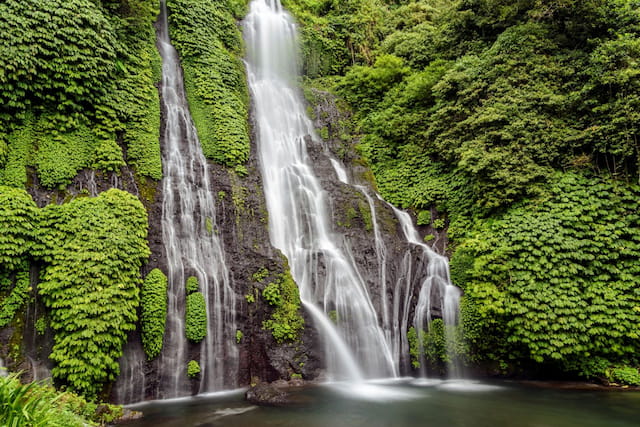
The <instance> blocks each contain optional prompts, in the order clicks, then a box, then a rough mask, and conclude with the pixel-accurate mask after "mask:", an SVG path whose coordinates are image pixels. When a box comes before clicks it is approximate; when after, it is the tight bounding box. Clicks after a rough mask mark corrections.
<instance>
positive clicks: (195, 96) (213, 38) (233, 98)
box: [167, 0, 249, 175]
mask: <svg viewBox="0 0 640 427" xmlns="http://www.w3.org/2000/svg"><path fill="white" fill-rule="evenodd" d="M239 3H242V2H238V1H235V2H232V1H221V2H212V1H206V0H169V1H167V7H168V8H169V10H170V12H171V13H170V15H169V21H170V30H171V39H172V42H173V44H174V45H175V47H176V49H177V50H178V52H179V53H180V58H181V63H182V68H183V70H184V80H185V88H186V90H187V98H188V100H189V109H190V111H191V116H192V118H193V121H194V124H195V126H196V129H197V131H198V137H199V139H200V143H201V145H202V150H203V152H204V155H205V156H206V157H208V158H210V159H213V160H215V161H216V162H218V163H220V164H223V165H226V166H228V167H230V168H233V169H235V171H236V172H238V173H239V174H241V175H244V174H246V162H247V160H248V159H249V124H248V117H249V113H248V105H249V95H248V89H247V85H246V77H245V73H244V66H243V64H242V61H241V59H240V57H241V53H242V37H241V35H240V31H239V29H238V27H237V26H236V21H235V19H236V17H239V16H234V13H241V12H242V9H241V8H240V7H239V6H240V4H239Z"/></svg>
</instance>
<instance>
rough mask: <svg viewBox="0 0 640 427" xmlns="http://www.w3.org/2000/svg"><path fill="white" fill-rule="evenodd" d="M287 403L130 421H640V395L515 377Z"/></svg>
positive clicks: (205, 425)
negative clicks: (539, 384) (532, 383)
mask: <svg viewBox="0 0 640 427" xmlns="http://www.w3.org/2000/svg"><path fill="white" fill-rule="evenodd" d="M295 397H296V399H295V400H296V404H295V405H294V406H292V407H286V408H272V407H258V406H254V405H251V404H249V403H247V402H245V401H244V392H243V391H237V392H231V393H222V394H213V395H209V396H197V397H193V398H186V399H178V400H174V401H164V402H150V403H144V404H139V405H134V406H132V407H131V408H132V409H135V410H140V411H142V412H144V414H145V416H144V418H143V419H141V420H137V421H134V422H131V423H128V424H127V426H154V427H162V426H180V427H187V426H200V427H209V426H230V427H236V426H237V427H249V426H250V427H262V426H281V427H289V426H291V427H294V426H295V427H360V426H362V427H416V426H473V427H481V426H491V427H507V426H509V427H512V426H518V427H521V426H530V427H546V426H562V427H565V426H580V427H587V426H594V427H595V426H598V427H600V426H607V427H616V426H634V427H635V426H638V425H640V393H637V392H620V391H581V390H556V389H543V388H533V387H525V386H522V385H519V384H516V383H509V382H495V383H488V382H475V381H402V382H395V383H375V382H374V383H367V384H364V385H359V386H354V385H351V384H327V385H322V386H316V387H313V388H308V389H305V390H302V391H300V392H298V393H296V395H295Z"/></svg>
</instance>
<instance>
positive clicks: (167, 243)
mask: <svg viewBox="0 0 640 427" xmlns="http://www.w3.org/2000/svg"><path fill="white" fill-rule="evenodd" d="M158 27H159V28H158V34H157V36H158V41H157V46H158V49H159V51H160V56H161V57H162V96H161V99H162V107H163V111H164V118H165V120H164V122H163V129H162V132H161V134H162V135H163V137H164V144H163V156H162V164H163V173H164V178H163V180H162V194H163V203H162V241H163V243H164V247H165V253H166V259H167V271H166V272H165V273H167V278H168V282H169V285H168V287H169V289H168V309H167V321H166V327H165V337H164V346H163V349H162V353H161V355H160V357H159V359H158V361H157V370H158V375H159V378H158V381H157V385H154V387H157V388H156V389H155V390H152V391H151V394H152V395H153V397H154V398H161V399H164V398H172V397H179V396H185V395H190V394H192V390H193V386H192V381H193V380H190V379H188V378H187V363H188V362H189V360H190V358H192V357H194V355H196V354H199V364H200V368H201V373H200V378H201V380H200V384H199V386H198V391H199V392H208V391H215V390H221V389H226V388H232V387H235V386H236V385H237V377H238V351H237V349H236V346H235V333H236V329H237V328H236V296H235V294H234V292H233V289H232V287H231V283H230V277H229V272H228V270H227V267H226V264H225V258H224V251H223V245H222V242H221V241H220V237H219V236H218V230H217V229H216V227H215V224H216V209H215V203H214V197H213V194H212V193H213V189H212V186H211V182H210V174H209V170H208V166H207V162H206V159H205V158H204V155H203V154H202V149H201V146H200V142H199V140H198V136H197V134H196V129H195V127H194V125H193V122H192V120H191V116H190V115H189V109H188V105H187V100H186V96H185V90H184V85H183V76H182V69H181V67H180V62H179V57H178V53H177V52H176V50H175V49H174V48H173V46H172V45H171V41H170V39H169V32H168V24H167V11H166V5H165V2H164V1H162V2H161V13H160V16H159V26H158ZM207 223H209V224H214V229H213V230H211V228H210V226H209V227H207ZM189 276H195V277H197V278H198V283H199V285H200V286H199V291H200V292H201V293H202V294H203V296H204V299H205V301H206V310H207V325H208V330H207V336H206V338H205V340H204V341H203V342H202V343H200V344H199V345H195V344H190V343H188V342H187V339H186V336H185V330H184V326H185V321H184V319H185V299H186V289H185V282H186V280H187V278H188V277H189ZM130 353H135V352H134V351H131V352H130ZM125 356H126V357H125V360H124V363H123V365H124V367H123V369H122V371H123V374H124V373H127V372H129V371H131V370H130V369H127V364H131V365H135V364H140V355H139V354H138V355H137V356H136V355H135V354H128V355H125ZM133 370H136V369H133ZM138 375H142V376H143V375H144V373H139V374H138ZM129 381H132V382H137V383H138V384H139V383H140V382H143V379H139V380H138V381H135V379H128V378H126V375H123V378H121V379H120V380H119V383H121V384H122V387H125V388H126V387H130V385H127V384H126V383H127V382H129ZM117 394H118V396H121V395H126V396H129V395H132V394H134V395H135V394H136V393H131V392H127V391H126V390H122V392H119V393H117ZM138 394H139V393H138ZM144 398H145V396H144V395H138V396H137V400H143V399H144ZM126 403H131V401H130V400H129V399H127V401H126Z"/></svg>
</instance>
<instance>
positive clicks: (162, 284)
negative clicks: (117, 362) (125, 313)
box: [140, 268, 167, 360]
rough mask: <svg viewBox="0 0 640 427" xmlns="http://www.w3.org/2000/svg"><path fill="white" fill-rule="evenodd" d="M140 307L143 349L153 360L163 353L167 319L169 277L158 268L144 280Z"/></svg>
mask: <svg viewBox="0 0 640 427" xmlns="http://www.w3.org/2000/svg"><path fill="white" fill-rule="evenodd" d="M140 305H141V313H140V325H141V329H142V347H143V348H144V352H145V353H146V355H147V358H148V359H149V360H151V359H154V358H155V357H156V356H158V355H159V354H160V351H162V340H163V338H164V327H165V322H166V318H167V276H165V275H164V273H163V272H162V271H160V270H159V269H157V268H154V269H153V270H151V271H150V272H149V274H147V277H145V279H144V283H143V284H142V296H141V300H140Z"/></svg>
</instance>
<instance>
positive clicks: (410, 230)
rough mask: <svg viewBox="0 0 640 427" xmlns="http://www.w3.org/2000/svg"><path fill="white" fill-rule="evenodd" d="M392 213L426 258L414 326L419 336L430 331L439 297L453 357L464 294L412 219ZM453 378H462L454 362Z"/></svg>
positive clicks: (442, 258) (444, 261)
mask: <svg viewBox="0 0 640 427" xmlns="http://www.w3.org/2000/svg"><path fill="white" fill-rule="evenodd" d="M389 206H391V208H392V209H393V211H394V213H395V214H396V217H397V218H398V221H399V222H400V225H401V226H402V231H403V233H404V235H405V237H406V239H407V241H408V242H409V243H411V244H413V245H415V246H418V247H420V248H421V249H422V253H423V254H424V256H425V257H426V258H427V261H428V267H427V276H426V277H425V278H424V280H423V282H422V286H421V288H420V294H419V296H418V303H417V305H416V308H415V315H414V319H413V326H414V328H415V329H416V332H418V333H419V331H427V330H429V324H430V322H431V307H432V306H433V301H432V295H433V294H434V291H436V292H435V293H436V294H437V295H438V296H439V297H440V300H441V301H440V307H441V309H442V320H443V322H444V325H445V339H446V341H447V351H448V352H449V353H450V354H452V352H453V351H452V346H453V341H454V333H453V330H454V329H453V327H454V326H455V325H457V324H458V320H459V319H458V313H459V311H460V308H459V305H460V296H461V294H462V291H461V290H460V289H459V288H458V287H457V286H455V285H453V284H452V283H451V279H450V278H449V263H448V261H447V259H446V258H445V257H444V256H442V255H439V254H437V253H436V252H434V251H433V250H432V249H431V248H430V247H429V246H427V245H426V244H424V243H423V242H422V241H421V239H420V235H419V234H418V231H417V230H416V229H415V227H414V226H413V221H412V220H411V216H410V215H409V214H408V213H407V212H404V211H401V210H399V209H397V208H395V207H394V206H393V205H391V204H390V205H389ZM418 346H419V351H420V354H423V348H422V343H421V342H420V340H419V343H418ZM420 362H421V363H420V366H421V374H422V376H426V372H425V371H424V369H425V368H424V367H425V363H424V360H421V361H420ZM449 368H450V372H449V376H450V377H458V376H460V374H461V372H460V368H459V367H458V366H457V363H456V361H455V360H453V361H452V363H450V366H449Z"/></svg>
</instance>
